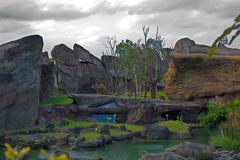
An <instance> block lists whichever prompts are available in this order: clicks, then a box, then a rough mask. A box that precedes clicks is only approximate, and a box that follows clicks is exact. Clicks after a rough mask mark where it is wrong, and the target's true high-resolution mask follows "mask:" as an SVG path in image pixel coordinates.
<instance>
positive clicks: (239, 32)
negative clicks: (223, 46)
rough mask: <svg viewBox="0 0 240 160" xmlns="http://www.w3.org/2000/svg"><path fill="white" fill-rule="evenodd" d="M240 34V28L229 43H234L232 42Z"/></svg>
mask: <svg viewBox="0 0 240 160" xmlns="http://www.w3.org/2000/svg"><path fill="white" fill-rule="evenodd" d="M239 35H240V29H239V30H237V32H236V33H235V35H233V36H232V38H231V40H230V42H229V44H232V42H233V41H234V40H235V39H236V38H237V37H238V36H239Z"/></svg>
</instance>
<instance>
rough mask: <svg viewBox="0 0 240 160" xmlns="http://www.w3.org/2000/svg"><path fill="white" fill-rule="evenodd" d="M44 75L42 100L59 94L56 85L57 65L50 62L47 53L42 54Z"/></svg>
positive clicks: (42, 77) (42, 74)
mask: <svg viewBox="0 0 240 160" xmlns="http://www.w3.org/2000/svg"><path fill="white" fill-rule="evenodd" d="M42 57H43V60H42V73H41V84H40V100H41V101H42V100H45V99H47V98H49V97H50V96H54V95H55V94H56V93H57V86H56V83H55V75H56V70H55V65H54V63H53V62H51V61H50V59H49V57H48V53H47V52H43V54H42Z"/></svg>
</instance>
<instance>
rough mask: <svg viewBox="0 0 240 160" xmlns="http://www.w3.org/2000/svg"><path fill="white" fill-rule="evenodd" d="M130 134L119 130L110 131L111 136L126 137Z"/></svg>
mask: <svg viewBox="0 0 240 160" xmlns="http://www.w3.org/2000/svg"><path fill="white" fill-rule="evenodd" d="M128 133H129V132H128V131H123V130H119V129H110V135H111V136H119V135H125V134H128Z"/></svg>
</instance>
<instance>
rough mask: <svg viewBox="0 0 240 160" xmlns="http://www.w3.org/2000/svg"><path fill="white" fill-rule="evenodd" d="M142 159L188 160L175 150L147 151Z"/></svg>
mask: <svg viewBox="0 0 240 160" xmlns="http://www.w3.org/2000/svg"><path fill="white" fill-rule="evenodd" d="M140 160H188V159H186V158H184V157H182V156H180V155H178V154H176V153H173V152H165V153H147V154H144V155H143V156H142V157H141V159H140Z"/></svg>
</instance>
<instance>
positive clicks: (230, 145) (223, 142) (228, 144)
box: [210, 135, 240, 150]
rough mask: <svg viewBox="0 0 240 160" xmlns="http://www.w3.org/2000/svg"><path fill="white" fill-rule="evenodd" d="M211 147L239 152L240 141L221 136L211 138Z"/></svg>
mask: <svg viewBox="0 0 240 160" xmlns="http://www.w3.org/2000/svg"><path fill="white" fill-rule="evenodd" d="M210 141H211V145H212V146H213V147H215V148H224V149H226V150H239V149H240V141H236V140H233V139H232V138H230V137H222V136H220V135H217V136H212V137H211V140H210Z"/></svg>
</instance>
